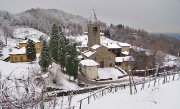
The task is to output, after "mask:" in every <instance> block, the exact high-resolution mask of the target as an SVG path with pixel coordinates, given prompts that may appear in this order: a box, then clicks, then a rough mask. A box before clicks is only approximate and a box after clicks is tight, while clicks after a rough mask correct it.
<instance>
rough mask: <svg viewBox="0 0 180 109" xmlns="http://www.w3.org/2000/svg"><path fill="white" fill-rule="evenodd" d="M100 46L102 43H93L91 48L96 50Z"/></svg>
mask: <svg viewBox="0 0 180 109" xmlns="http://www.w3.org/2000/svg"><path fill="white" fill-rule="evenodd" d="M100 46H101V45H97V44H96V45H93V46H92V47H91V48H92V49H94V50H96V49H97V48H99V47H100Z"/></svg>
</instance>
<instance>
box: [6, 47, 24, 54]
mask: <svg viewBox="0 0 180 109" xmlns="http://www.w3.org/2000/svg"><path fill="white" fill-rule="evenodd" d="M9 54H12V55H13V54H26V48H25V47H22V48H20V49H12V52H10V53H9Z"/></svg>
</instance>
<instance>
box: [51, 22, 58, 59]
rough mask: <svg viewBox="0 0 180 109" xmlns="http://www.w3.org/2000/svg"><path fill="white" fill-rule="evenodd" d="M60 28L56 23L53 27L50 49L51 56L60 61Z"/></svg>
mask: <svg viewBox="0 0 180 109" xmlns="http://www.w3.org/2000/svg"><path fill="white" fill-rule="evenodd" d="M59 38H60V36H59V28H58V26H57V25H56V24H54V25H53V27H52V33H51V38H50V42H49V51H50V56H51V58H52V59H53V60H54V61H55V62H58V40H59Z"/></svg>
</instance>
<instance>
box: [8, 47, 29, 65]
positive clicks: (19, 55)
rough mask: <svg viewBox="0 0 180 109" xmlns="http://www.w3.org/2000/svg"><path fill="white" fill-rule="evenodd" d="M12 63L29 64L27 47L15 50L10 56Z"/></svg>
mask: <svg viewBox="0 0 180 109" xmlns="http://www.w3.org/2000/svg"><path fill="white" fill-rule="evenodd" d="M9 55H10V62H13V63H14V62H28V61H29V59H27V55H26V49H25V47H22V48H20V49H14V50H13V51H12V52H11V53H10V54H9Z"/></svg>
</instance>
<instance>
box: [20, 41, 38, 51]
mask: <svg viewBox="0 0 180 109" xmlns="http://www.w3.org/2000/svg"><path fill="white" fill-rule="evenodd" d="M33 41H34V42H35V49H36V53H40V52H41V42H40V41H38V40H33ZM26 44H27V40H26V41H23V42H19V48H22V47H26Z"/></svg>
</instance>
